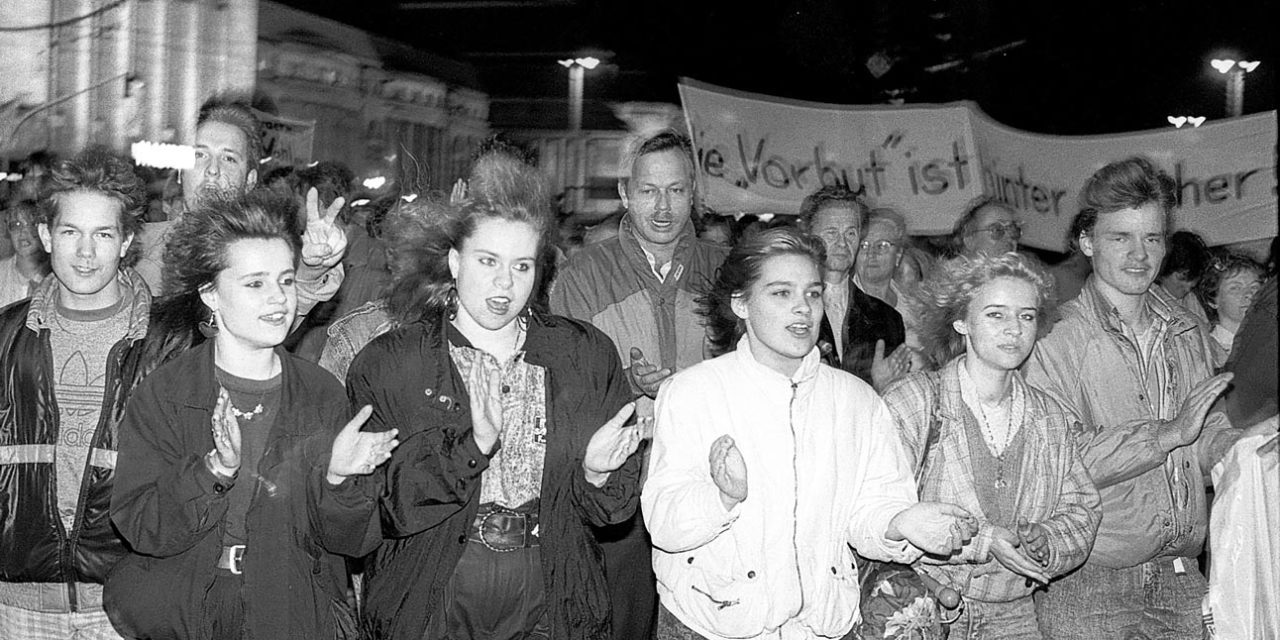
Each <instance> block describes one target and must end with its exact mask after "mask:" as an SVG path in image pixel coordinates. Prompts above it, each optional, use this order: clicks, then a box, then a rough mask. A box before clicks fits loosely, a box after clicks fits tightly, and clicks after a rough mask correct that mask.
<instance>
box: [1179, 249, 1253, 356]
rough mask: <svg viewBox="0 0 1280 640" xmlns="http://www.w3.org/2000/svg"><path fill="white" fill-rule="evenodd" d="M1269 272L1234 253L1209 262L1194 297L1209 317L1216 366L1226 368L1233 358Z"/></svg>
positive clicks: (1230, 252)
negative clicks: (1243, 325) (1233, 345)
mask: <svg viewBox="0 0 1280 640" xmlns="http://www.w3.org/2000/svg"><path fill="white" fill-rule="evenodd" d="M1265 275H1266V269H1264V268H1263V266H1262V265H1260V264H1258V263H1257V262H1256V261H1254V260H1253V258H1250V257H1249V256H1247V255H1244V254H1242V253H1238V252H1235V251H1220V252H1218V253H1217V254H1216V255H1214V256H1213V257H1212V258H1211V259H1210V260H1209V265H1208V267H1206V268H1205V270H1204V275H1203V276H1201V278H1200V281H1199V282H1198V283H1196V288H1195V293H1196V296H1198V297H1199V298H1200V302H1201V303H1202V304H1203V307H1204V310H1205V311H1206V312H1207V313H1208V314H1209V322H1211V323H1212V324H1213V330H1211V331H1210V332H1209V337H1211V338H1213V345H1212V346H1213V366H1214V368H1215V369H1216V368H1219V367H1221V366H1222V365H1224V364H1226V362H1227V357H1228V356H1230V355H1231V343H1232V342H1233V341H1235V339H1236V331H1238V330H1239V329H1240V323H1241V322H1242V321H1244V315H1245V313H1246V312H1247V311H1249V305H1251V304H1253V297H1254V296H1255V295H1257V293H1258V290H1259V289H1261V288H1262V278H1263V277H1264V276H1265Z"/></svg>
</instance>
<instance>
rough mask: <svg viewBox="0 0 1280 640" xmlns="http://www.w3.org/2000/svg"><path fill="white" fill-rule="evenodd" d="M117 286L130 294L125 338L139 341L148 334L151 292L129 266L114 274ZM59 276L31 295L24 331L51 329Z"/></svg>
mask: <svg viewBox="0 0 1280 640" xmlns="http://www.w3.org/2000/svg"><path fill="white" fill-rule="evenodd" d="M116 277H117V279H118V280H119V282H120V285H121V286H123V287H127V288H128V290H129V291H132V292H133V301H132V302H131V303H130V305H129V331H128V333H126V334H125V339H126V340H130V341H134V340H140V339H142V337H143V336H145V335H146V334H147V320H148V314H149V313H150V312H151V289H150V288H148V287H147V282H146V281H145V280H143V279H142V276H140V275H138V272H137V271H134V270H133V269H131V268H129V267H121V268H120V271H119V273H117V275H116ZM58 293H59V289H58V277H57V276H56V275H55V274H52V273H50V274H49V275H47V276H45V279H44V281H43V282H41V283H40V286H39V287H38V288H37V289H36V291H35V293H33V294H32V295H31V306H30V309H29V310H28V311H27V328H28V329H31V330H32V331H35V332H37V333H38V332H40V331H41V330H43V329H51V328H52V326H51V324H50V323H51V322H52V321H53V320H52V318H53V314H55V313H57V312H58V309H57V305H58Z"/></svg>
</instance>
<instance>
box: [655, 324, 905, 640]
mask: <svg viewBox="0 0 1280 640" xmlns="http://www.w3.org/2000/svg"><path fill="white" fill-rule="evenodd" d="M892 420H893V419H892V417H891V415H890V414H889V411H888V408H887V407H886V406H885V405H884V403H883V402H882V401H881V400H880V397H879V396H878V395H876V393H875V392H874V391H872V389H871V387H870V386H868V385H867V384H866V383H864V382H863V381H861V380H859V379H858V378H856V377H855V376H853V375H851V374H849V373H846V372H844V371H840V370H838V369H834V368H831V367H829V366H827V365H824V364H821V362H820V357H819V352H818V350H817V349H816V348H815V349H814V350H813V351H811V352H810V353H809V355H807V356H805V358H804V360H803V362H802V364H801V366H800V368H799V369H798V370H797V371H796V373H795V375H794V376H793V377H792V378H791V379H787V378H786V377H785V376H783V375H782V374H780V373H778V372H776V371H774V370H773V369H770V368H768V367H766V366H765V365H763V364H760V363H759V362H757V361H756V359H755V357H754V356H752V354H751V350H750V346H749V345H748V344H747V339H746V337H745V336H744V337H743V339H742V340H741V341H739V343H738V347H737V350H736V351H734V352H732V353H728V354H725V355H723V356H721V357H719V358H716V359H714V360H709V361H706V362H703V363H700V364H698V365H695V366H693V367H691V368H689V369H686V370H685V371H682V372H680V373H678V374H676V375H675V376H674V377H672V378H671V380H669V381H668V382H667V383H666V384H664V385H663V387H662V389H661V391H660V392H659V394H658V402H657V422H656V424H655V427H654V437H653V452H652V455H651V459H650V467H649V477H648V481H647V482H646V483H645V485H644V491H643V494H642V505H643V512H644V518H645V524H646V525H647V526H648V528H649V532H650V534H651V535H652V537H653V544H654V547H655V549H654V552H653V568H654V572H655V573H656V574H657V576H658V594H659V597H660V599H661V602H662V604H663V606H665V607H666V608H667V609H668V610H670V611H671V612H672V613H673V614H674V615H675V616H676V617H677V618H678V619H679V620H680V621H681V622H683V623H684V624H685V625H686V626H688V627H689V628H691V629H693V630H694V631H697V632H698V633H700V634H702V635H703V636H706V637H708V638H713V639H720V638H779V639H786V640H791V639H793V638H794V639H800V638H839V637H841V636H843V635H844V634H845V633H847V632H848V631H849V630H850V629H851V628H852V627H853V625H854V623H855V622H856V621H857V620H858V593H859V590H858V576H857V570H856V569H855V568H854V563H853V553H852V552H851V551H850V550H849V546H848V545H852V546H853V547H855V548H856V549H857V550H858V551H859V552H860V553H862V554H863V555H865V556H867V557H870V558H875V559H879V560H892V561H897V562H911V561H912V560H914V559H916V558H917V557H919V555H920V551H919V550H917V549H915V548H914V547H912V546H911V545H910V544H908V543H907V542H905V541H900V542H892V541H889V540H887V539H885V531H886V530H887V529H888V526H889V521H890V520H892V519H893V517H894V515H896V514H897V513H898V512H900V511H902V510H903V509H906V508H907V507H909V506H911V505H912V504H914V503H915V502H916V487H915V484H914V481H913V480H912V477H911V475H910V471H909V470H908V467H907V464H906V458H905V456H904V455H903V453H902V451H901V448H900V447H901V445H900V444H899V440H898V435H897V432H896V431H895V428H894V425H893V422H892ZM726 433H727V434H729V435H730V436H732V437H733V439H734V442H736V443H737V446H738V449H739V450H741V452H742V456H743V459H744V460H745V462H746V466H747V483H748V489H747V499H746V500H745V501H743V502H742V503H740V504H738V505H737V506H735V507H734V508H733V509H732V510H730V511H726V510H725V508H724V505H723V504H722V503H721V501H720V491H719V489H717V488H716V486H715V483H714V482H713V481H712V480H711V471H710V465H709V463H708V460H707V458H708V454H709V452H710V449H711V443H712V442H713V441H714V440H715V439H716V438H718V437H720V436H721V435H724V434H726Z"/></svg>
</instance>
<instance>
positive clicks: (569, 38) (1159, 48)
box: [285, 0, 1280, 135]
mask: <svg viewBox="0 0 1280 640" xmlns="http://www.w3.org/2000/svg"><path fill="white" fill-rule="evenodd" d="M285 4H289V5H291V6H295V7H298V8H302V9H306V10H308V11H312V12H314V13H319V14H321V15H325V16H328V17H332V18H335V19H339V20H341V21H343V22H346V23H348V24H352V25H355V26H358V27H362V28H365V29H368V30H370V31H373V32H375V33H379V34H381V35H386V36H389V37H393V38H397V39H400V40H403V41H405V42H407V43H409V44H412V45H414V46H417V47H420V48H423V49H427V50H430V51H434V52H437V53H441V54H444V55H448V56H451V57H455V58H458V59H460V60H464V61H467V62H470V63H472V64H474V65H475V66H476V67H477V68H478V69H479V70H480V77H481V83H482V86H480V87H478V88H480V89H482V90H484V91H486V92H488V93H489V94H490V96H491V98H492V99H494V101H495V107H498V106H499V105H500V104H501V103H502V102H503V101H504V100H508V99H520V98H546V99H548V100H555V99H561V100H563V96H564V95H565V92H566V86H567V79H566V74H565V72H564V70H563V69H562V68H561V67H559V66H557V65H556V64H555V60H556V59H557V58H560V57H569V56H572V55H574V54H577V55H583V54H587V53H594V54H596V55H597V56H600V57H604V58H605V59H606V64H605V65H602V66H601V67H600V68H598V69H596V70H594V71H591V72H588V75H587V81H586V99H587V103H588V104H587V108H586V110H587V114H586V118H587V122H586V126H587V128H592V126H593V125H599V124H600V123H602V122H603V120H604V119H607V118H608V116H607V114H608V111H607V107H606V103H608V102H620V101H628V100H649V101H666V102H678V100H679V96H678V94H677V92H676V82H677V79H678V78H679V77H681V76H688V77H692V78H696V79H699V80H702V81H705V82H710V83H714V84H719V85H724V86H728V87H731V88H735V89H740V90H745V91H754V92H759V93H767V94H773V95H779V96H785V97H789V98H796V99H805V100H816V101H824V102H835V103H849V104H877V103H884V102H886V100H888V99H889V98H890V97H893V96H897V97H900V98H903V99H905V100H906V101H907V102H914V103H925V102H947V101H951V100H973V101H975V102H977V103H978V104H979V105H980V106H981V107H982V109H983V110H984V111H986V112H987V113H989V114H990V115H991V116H993V117H994V118H995V119H996V120H998V121H1000V122H1003V123H1005V124H1007V125H1009V126H1013V127H1017V128H1021V129H1025V130H1028V131H1035V132H1041V133H1052V134H1062V135H1079V134H1100V133H1114V132H1121V131H1134V130H1140V129H1153V128H1161V127H1168V126H1169V125H1168V124H1167V123H1166V122H1165V117H1166V116H1167V115H1193V116H1194V115H1203V116H1207V117H1208V118H1209V119H1210V120H1213V119H1216V118H1221V117H1223V116H1224V86H1225V82H1224V78H1223V76H1221V75H1219V74H1218V73H1217V72H1216V71H1213V70H1212V69H1211V68H1210V67H1209V60H1210V59H1211V58H1213V57H1218V56H1222V57H1233V58H1236V59H1241V58H1244V59H1250V60H1261V61H1262V65H1261V67H1259V68H1258V69H1257V70H1256V71H1254V72H1253V73H1251V74H1249V76H1248V77H1247V84H1246V92H1245V107H1244V110H1245V113H1252V112H1258V111H1265V110H1269V109H1274V108H1275V104H1276V93H1275V78H1276V70H1277V69H1276V67H1277V65H1280V60H1277V58H1276V57H1275V56H1274V53H1275V50H1276V47H1275V40H1276V39H1277V37H1280V34H1277V33H1276V31H1277V30H1276V29H1275V26H1274V25H1275V24H1276V21H1275V18H1274V16H1273V15H1272V14H1273V13H1274V11H1272V10H1271V7H1270V5H1271V4H1272V3H1271V2H1269V1H1268V0H1226V1H1225V2H1220V3H1207V2H1202V3H1193V2H1190V1H1188V0H1173V1H1169V2H1156V1H1154V0H1139V1H1125V0H1110V1H1106V2H1104V1H1098V0H1081V1H1073V2H1067V3H1046V2H1036V1H1034V0H1033V1H1032V2H1014V1H1010V0H988V1H987V2H982V3H973V2H960V1H952V2H946V1H925V2H922V1H918V0H877V1H874V2H849V1H838V0H808V1H803V0H781V1H777V2H773V3H767V4H766V3H745V2H730V1H727V0H712V1H708V2H697V3H694V2H688V1H687V0H686V1H675V0H647V1H644V2H634V1H631V0H627V1H616V2H610V1H608V0H594V1H593V0H581V1H576V2H575V1H572V0H544V1H543V2H531V3H528V4H529V8H522V7H521V8H513V7H501V8H498V7H492V6H490V7H489V8H478V9H472V8H464V9H439V8H434V9H426V10H421V9H409V8H401V6H402V5H404V4H409V3H404V2H397V1H391V0H363V1H362V2H358V3H352V2H350V1H349V0H344V1H342V2H336V1H330V0H314V1H306V0H289V1H287V2H285ZM424 4H425V3H424ZM452 4H454V5H457V4H460V3H457V2H453V3H452ZM476 4H479V5H492V4H496V3H494V2H479V3H476ZM504 4H512V3H509V2H508V3H504ZM690 6H696V7H697V8H692V9H691V8H689V7H690ZM747 7H752V8H747ZM1266 25H1271V26H1270V27H1266ZM1020 41H1022V43H1021V44H1018V45H1016V46H1012V47H1010V48H1008V49H1006V50H1003V51H1001V52H998V53H994V54H990V55H985V56H984V55H981V53H982V52H985V51H990V50H991V49H995V48H998V47H1000V46H1001V45H1009V44H1010V43H1017V42H1020ZM876 52H884V53H885V54H886V55H887V56H888V57H889V58H890V59H891V60H892V61H893V63H892V65H891V66H890V67H889V70H888V72H887V73H884V74H883V75H881V77H879V78H877V77H875V76H874V75H873V74H872V73H871V72H870V71H869V70H868V67H867V65H866V61H867V59H868V58H869V57H871V56H872V55H873V54H875V53H876ZM975 53H976V54H978V55H977V56H975V55H974V54H975ZM601 54H603V55H601ZM1227 54H1230V55H1227ZM948 61H959V62H960V63H961V64H959V65H956V66H954V67H952V68H951V69H948V70H945V71H939V72H936V73H928V72H925V71H923V70H922V69H923V68H924V67H928V66H932V65H938V64H941V63H945V62H948ZM494 113H495V114H500V113H501V110H500V109H499V108H495V111H494Z"/></svg>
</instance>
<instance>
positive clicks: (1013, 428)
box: [884, 252, 1101, 639]
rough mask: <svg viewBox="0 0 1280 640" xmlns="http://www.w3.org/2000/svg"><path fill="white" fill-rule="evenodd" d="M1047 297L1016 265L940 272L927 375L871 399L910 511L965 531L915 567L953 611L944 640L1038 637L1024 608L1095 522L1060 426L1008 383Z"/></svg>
mask: <svg viewBox="0 0 1280 640" xmlns="http://www.w3.org/2000/svg"><path fill="white" fill-rule="evenodd" d="M1053 291H1054V285H1053V280H1052V278H1051V277H1049V276H1048V275H1047V274H1046V273H1045V272H1044V270H1043V269H1041V268H1040V267H1039V266H1038V265H1036V264H1035V263H1034V262H1032V260H1031V259H1029V258H1026V257H1024V256H1021V255H1019V254H1017V253H1013V252H1009V253H1005V254H1001V255H996V256H988V255H978V256H975V257H973V258H965V257H961V258H956V259H953V260H951V261H948V262H946V263H943V264H942V265H941V266H940V267H939V268H938V269H936V270H934V272H933V274H932V275H931V276H930V277H929V278H928V279H926V280H925V282H924V283H923V284H922V287H921V297H922V301H921V302H922V306H923V317H922V319H921V334H922V338H923V339H924V340H925V342H926V345H927V347H928V348H929V349H930V351H931V353H932V354H933V358H934V360H935V361H936V362H938V363H939V364H940V365H941V369H940V370H939V371H932V372H919V373H913V374H911V375H910V376H908V377H907V378H905V379H903V380H902V381H900V382H898V383H896V384H894V385H893V386H891V387H889V388H888V389H887V390H886V391H885V394H884V401H885V404H887V405H888V407H889V411H890V412H891V413H892V415H893V417H894V419H895V420H896V421H897V425H898V430H899V434H900V435H901V437H902V443H903V445H904V448H905V449H906V452H907V455H908V458H909V459H910V461H911V464H912V469H913V471H915V472H916V475H917V477H919V478H920V480H919V486H920V497H921V499H922V500H939V501H945V502H953V503H955V504H958V505H960V506H961V507H964V508H965V509H967V510H968V511H969V512H970V513H973V514H974V516H975V517H977V518H978V525H979V526H978V534H977V535H976V536H974V538H973V539H972V540H971V541H970V542H969V543H968V544H966V545H965V546H964V547H963V548H962V549H961V550H960V552H959V553H956V554H952V555H950V556H945V557H937V556H925V557H924V558H922V559H920V560H919V561H918V562H917V563H916V570H917V571H919V572H922V573H924V574H926V575H927V576H929V577H931V578H933V579H934V580H936V581H937V582H939V583H941V585H942V586H944V587H950V588H953V589H955V590H957V591H958V592H960V594H961V595H962V597H963V598H964V601H965V607H964V610H963V612H962V613H961V614H960V616H959V618H958V619H957V620H956V621H955V623H954V624H953V625H952V626H951V636H950V637H951V638H956V639H964V638H974V639H976V638H1040V637H1042V636H1041V633H1040V629H1039V627H1038V625H1037V622H1036V616H1035V605H1034V603H1033V601H1032V598H1031V594H1032V592H1033V591H1034V590H1035V589H1037V588H1039V587H1041V586H1043V585H1045V584H1046V583H1048V581H1049V580H1050V579H1052V578H1054V577H1056V576H1060V575H1062V574H1064V573H1067V572H1068V571H1071V570H1072V569H1074V568H1075V567H1077V566H1079V565H1080V564H1081V563H1082V562H1083V561H1084V559H1085V557H1086V556H1087V555H1088V553H1089V549H1090V548H1091V546H1092V543H1093V536H1094V534H1095V532H1096V531H1097V527H1098V522H1099V520H1100V519H1101V514H1100V512H1099V510H1098V507H1099V499H1098V492H1097V490H1096V489H1095V488H1094V485H1093V482H1092V481H1091V480H1090V479H1089V475H1088V473H1087V472H1086V471H1085V468H1084V465H1083V463H1082V462H1081V460H1080V456H1079V454H1078V453H1077V452H1076V449H1075V446H1074V442H1073V440H1072V438H1071V436H1070V435H1069V434H1070V433H1072V431H1073V430H1072V429H1071V428H1070V425H1068V423H1067V414H1066V413H1065V412H1064V411H1063V409H1062V407H1061V406H1060V405H1059V404H1058V403H1057V402H1056V401H1054V400H1053V399H1052V398H1050V397H1049V396H1048V395H1046V394H1044V393H1043V392H1041V391H1039V390H1037V389H1034V388H1032V387H1030V386H1028V385H1027V384H1026V382H1024V381H1023V379H1022V374H1021V373H1019V372H1018V367H1019V366H1021V364H1022V363H1023V362H1024V361H1025V360H1026V359H1027V356H1029V355H1030V354H1031V350H1032V348H1033V347H1034V346H1035V343H1036V339H1037V336H1038V334H1039V333H1040V332H1041V331H1043V330H1045V329H1046V327H1047V324H1048V321H1049V315H1050V313H1051V311H1052V309H1053V305H1054V299H1053Z"/></svg>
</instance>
